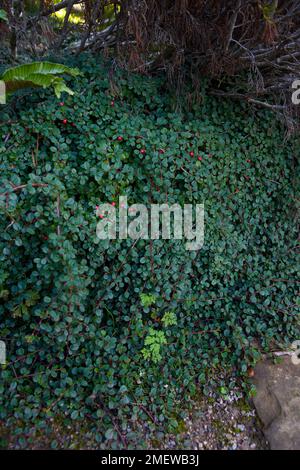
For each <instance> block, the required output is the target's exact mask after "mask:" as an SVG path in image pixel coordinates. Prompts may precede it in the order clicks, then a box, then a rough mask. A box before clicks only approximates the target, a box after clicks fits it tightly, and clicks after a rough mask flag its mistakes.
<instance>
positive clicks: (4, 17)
mask: <svg viewBox="0 0 300 470" xmlns="http://www.w3.org/2000/svg"><path fill="white" fill-rule="evenodd" d="M0 21H5V22H6V23H7V22H8V18H7V14H6V11H4V10H0Z"/></svg>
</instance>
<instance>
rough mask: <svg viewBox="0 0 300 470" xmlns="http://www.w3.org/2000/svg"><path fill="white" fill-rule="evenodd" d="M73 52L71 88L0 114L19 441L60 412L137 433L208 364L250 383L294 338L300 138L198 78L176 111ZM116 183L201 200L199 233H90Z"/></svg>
mask: <svg viewBox="0 0 300 470" xmlns="http://www.w3.org/2000/svg"><path fill="white" fill-rule="evenodd" d="M71 65H74V64H71ZM76 66H78V68H79V69H80V70H81V71H82V72H83V74H84V75H83V76H81V77H79V78H76V79H67V81H68V83H69V84H70V86H71V87H72V90H74V92H75V94H74V96H67V97H66V99H65V102H64V103H59V102H58V100H57V98H55V96H53V95H52V94H51V92H49V91H37V92H35V93H34V94H33V95H32V96H30V97H23V100H21V101H18V102H17V104H15V106H16V108H15V110H14V113H15V114H10V117H9V121H7V123H5V124H2V126H1V128H0V131H1V142H0V164H1V184H0V187H1V189H0V193H1V196H0V210H1V222H0V223H1V235H0V298H1V305H0V315H1V328H0V338H1V340H2V341H5V343H6V348H7V363H6V365H2V366H1V384H0V389H1V400H2V403H1V412H0V413H1V414H0V417H1V419H2V421H3V422H6V424H7V425H8V426H9V427H10V428H11V429H13V430H14V432H15V433H16V434H18V433H19V434H20V433H22V434H21V436H20V439H19V446H20V447H22V446H26V438H25V436H26V430H27V431H29V430H30V429H33V428H34V429H37V430H39V431H40V432H41V433H46V430H47V426H48V424H47V423H49V420H50V419H51V418H53V417H56V418H57V419H58V418H59V419H61V422H63V423H64V424H66V425H68V424H70V423H74V422H81V423H86V422H87V420H89V422H90V423H92V425H93V426H94V429H95V439H96V440H97V442H98V446H99V448H109V447H110V448H122V447H125V446H127V445H128V446H142V445H143V443H142V437H141V434H140V429H141V426H142V428H143V429H144V430H146V434H147V433H148V435H150V434H151V433H156V436H159V437H161V436H162V434H161V433H162V432H164V430H166V429H169V428H170V426H171V427H172V426H173V428H176V417H174V416H175V410H179V409H180V407H181V408H182V406H183V404H182V403H183V401H182V400H183V399H184V398H185V399H187V398H188V397H192V396H193V395H194V394H195V393H196V391H197V390H199V389H202V390H203V389H204V391H206V387H207V383H208V382H207V381H208V379H209V377H210V376H212V375H213V374H214V371H218V370H222V369H223V370H225V369H229V370H230V371H231V373H232V374H233V375H236V376H239V377H242V378H243V377H245V380H247V379H246V376H247V369H248V368H249V367H250V366H251V365H253V364H254V363H255V362H256V361H257V359H258V358H259V357H260V352H261V351H270V350H271V349H274V348H275V349H276V348H280V347H283V345H287V344H290V343H291V342H292V341H293V340H295V339H299V316H298V315H299V308H297V304H298V301H297V279H296V275H297V273H296V267H297V262H296V247H297V227H296V221H295V220H296V201H297V198H298V197H299V196H298V195H297V194H296V187H297V182H296V171H297V168H296V161H297V159H296V157H297V155H298V154H299V145H298V144H297V143H296V142H295V141H290V142H286V141H285V140H284V131H283V129H281V127H280V124H279V123H278V122H276V120H275V119H274V115H273V114H271V113H268V112H267V111H259V112H258V111H256V112H254V111H251V110H250V109H249V108H248V107H247V106H246V105H240V104H236V103H233V102H231V101H226V100H221V99H217V98H212V97H208V96H206V95H205V93H204V92H203V99H202V102H201V103H200V104H198V105H196V104H195V105H194V106H193V107H192V109H191V108H190V107H189V108H186V109H185V107H184V105H183V106H182V107H181V109H180V111H174V109H176V108H175V107H174V100H173V99H172V95H171V94H170V93H169V92H167V91H166V90H165V87H164V81H163V80H162V79H153V78H152V79H150V78H145V77H142V76H136V75H129V76H128V75H127V74H125V73H122V72H119V71H115V72H114V74H113V75H112V74H111V70H110V69H109V68H107V66H106V65H105V64H102V63H99V61H98V62H97V61H95V60H94V59H92V58H91V57H89V56H86V55H83V56H82V57H80V58H79V60H77V62H76ZM112 77H113V83H111V81H110V78H112ZM5 112H9V113H12V112H11V111H7V109H6V111H5ZM3 113H4V111H3ZM6 119H8V117H6ZM120 195H125V196H127V197H128V203H129V204H132V203H143V204H145V205H147V206H149V204H150V203H165V202H168V203H169V204H172V203H178V204H188V203H189V204H196V203H198V204H200V203H204V204H205V243H204V246H203V248H202V249H201V250H199V251H187V250H186V248H185V243H184V241H183V240H161V239H160V240H153V241H150V240H138V241H134V240H131V239H128V240H118V239H117V240H112V241H108V240H99V239H98V238H97V237H96V224H97V222H98V221H99V218H97V215H96V212H95V207H96V206H97V205H99V203H101V202H102V203H104V202H110V203H116V206H118V198H119V196H120ZM129 217H130V215H129ZM298 305H299V304H298ZM57 445H58V444H57V442H56V441H55V440H54V441H53V442H52V446H53V447H56V446H57Z"/></svg>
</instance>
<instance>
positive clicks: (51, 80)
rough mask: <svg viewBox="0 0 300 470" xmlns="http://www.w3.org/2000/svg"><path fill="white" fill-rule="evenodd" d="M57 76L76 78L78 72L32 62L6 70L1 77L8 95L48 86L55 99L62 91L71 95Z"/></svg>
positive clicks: (65, 67)
mask: <svg viewBox="0 0 300 470" xmlns="http://www.w3.org/2000/svg"><path fill="white" fill-rule="evenodd" d="M59 74H68V75H71V76H73V77H76V76H78V75H80V71H79V70H78V69H76V68H71V67H67V66H65V65H62V64H55V63H51V62H33V63H31V64H24V65H19V66H17V67H14V68H11V69H8V70H6V72H4V74H3V75H2V80H3V81H4V82H5V84H6V89H7V92H8V94H10V93H13V92H14V91H17V90H20V89H23V88H28V87H33V88H35V87H43V88H47V87H49V86H52V87H53V88H54V91H55V94H56V96H57V97H60V95H61V93H62V92H63V91H65V92H67V93H69V94H73V92H72V90H70V88H68V87H67V86H66V85H65V83H64V80H63V78H62V77H58V76H57V75H59Z"/></svg>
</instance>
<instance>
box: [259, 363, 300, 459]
mask: <svg viewBox="0 0 300 470" xmlns="http://www.w3.org/2000/svg"><path fill="white" fill-rule="evenodd" d="M253 383H254V385H255V386H256V389H257V394H256V396H255V398H254V399H253V402H254V406H255V408H256V410H257V413H258V416H259V417H260V419H261V421H262V422H263V424H264V430H263V431H264V434H265V436H266V438H267V440H268V442H269V444H270V447H271V449H272V450H300V365H295V364H293V363H292V361H291V358H290V357H288V356H287V357H284V358H283V360H282V363H280V364H274V363H273V362H272V361H270V360H267V361H264V362H261V363H259V364H258V365H257V366H256V368H255V376H254V379H253Z"/></svg>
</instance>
